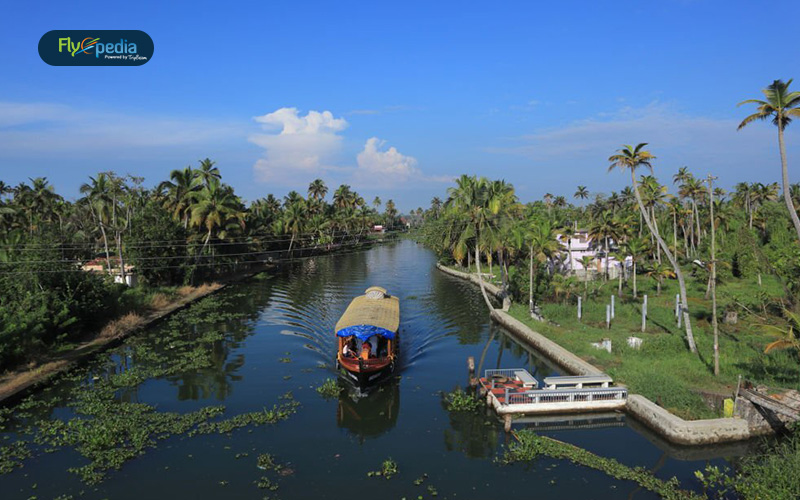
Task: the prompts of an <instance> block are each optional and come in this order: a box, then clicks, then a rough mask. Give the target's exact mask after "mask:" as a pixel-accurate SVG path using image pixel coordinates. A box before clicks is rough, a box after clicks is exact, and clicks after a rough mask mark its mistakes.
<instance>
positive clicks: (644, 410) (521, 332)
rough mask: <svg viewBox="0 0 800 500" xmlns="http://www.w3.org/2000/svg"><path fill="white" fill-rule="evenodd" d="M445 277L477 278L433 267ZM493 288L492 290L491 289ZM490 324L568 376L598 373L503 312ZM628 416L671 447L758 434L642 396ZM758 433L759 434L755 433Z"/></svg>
mask: <svg viewBox="0 0 800 500" xmlns="http://www.w3.org/2000/svg"><path fill="white" fill-rule="evenodd" d="M437 267H438V268H439V269H441V270H442V271H443V272H446V273H447V274H450V275H453V276H457V277H460V278H462V279H467V280H469V281H472V282H473V283H477V282H478V278H477V277H475V276H471V275H468V274H467V273H462V272H459V271H455V270H453V269H449V268H447V267H445V266H442V265H440V264H437ZM495 288H496V287H495ZM491 317H492V319H493V320H494V321H496V322H497V323H499V324H500V325H501V326H503V327H504V328H505V329H506V330H508V331H509V332H511V333H513V334H514V335H516V336H517V337H519V338H520V339H522V340H524V341H525V342H526V343H528V345H530V346H531V347H533V348H534V349H536V350H537V351H539V352H541V353H542V354H544V355H545V356H547V357H548V358H549V359H551V360H553V361H554V362H555V363H557V364H558V365H559V366H561V367H562V368H564V370H565V371H567V372H569V373H570V374H572V375H596V374H599V373H602V371H601V370H600V369H599V368H597V367H596V366H594V365H592V364H591V363H588V362H587V361H584V360H583V359H581V358H580V357H578V356H577V355H575V354H574V353H572V352H570V351H568V350H567V349H564V348H563V347H561V346H560V345H558V344H557V343H555V342H553V341H552V340H550V339H548V338H547V337H545V336H544V335H542V334H540V333H538V332H535V331H534V330H532V329H531V328H529V327H528V326H527V325H525V324H524V323H522V322H521V321H519V320H518V319H516V318H514V317H512V316H511V315H509V314H508V313H507V312H505V311H501V310H499V309H494V310H492V311H491ZM625 411H626V413H627V414H628V415H631V416H633V417H635V418H636V419H637V420H639V421H641V422H642V423H644V424H645V425H647V426H648V427H650V428H651V429H652V430H654V431H655V432H657V433H658V434H659V435H661V436H662V437H663V438H664V439H666V440H667V441H669V442H671V443H675V444H681V445H707V444H716V443H726V442H731V441H742V440H745V439H750V438H751V437H754V436H755V435H757V434H761V433H762V432H763V431H762V432H754V430H751V429H750V427H749V425H748V423H747V421H746V420H743V419H740V418H715V419H709V420H684V419H682V418H680V417H678V416H677V415H673V414H672V413H670V412H669V411H668V410H666V409H664V408H662V407H660V406H658V405H657V404H655V403H654V402H652V401H650V400H649V399H647V398H646V397H644V396H641V395H639V394H629V395H628V402H627V405H626V407H625ZM759 431H761V430H760V429H759Z"/></svg>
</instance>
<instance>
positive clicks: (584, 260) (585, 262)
mask: <svg viewBox="0 0 800 500" xmlns="http://www.w3.org/2000/svg"><path fill="white" fill-rule="evenodd" d="M594 260H595V258H594V257H593V256H591V255H584V256H583V257H581V260H580V262H581V265H582V266H583V300H586V295H587V293H588V292H589V268H590V267H592V262H594Z"/></svg>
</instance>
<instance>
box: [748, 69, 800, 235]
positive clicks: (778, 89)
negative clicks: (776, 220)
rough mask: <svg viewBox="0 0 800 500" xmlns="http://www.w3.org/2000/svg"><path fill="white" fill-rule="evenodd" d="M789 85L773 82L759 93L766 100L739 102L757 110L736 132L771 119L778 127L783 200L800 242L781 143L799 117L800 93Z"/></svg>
mask: <svg viewBox="0 0 800 500" xmlns="http://www.w3.org/2000/svg"><path fill="white" fill-rule="evenodd" d="M791 84H792V80H791V79H790V80H789V81H788V82H785V83H784V82H783V81H781V80H775V81H773V82H772V83H771V84H770V85H769V86H768V87H767V88H765V89H764V90H762V91H761V92H762V93H763V94H764V98H765V99H766V100H763V101H762V100H759V99H748V100H746V101H742V102H740V103H739V104H738V105H739V106H741V105H742V104H756V105H758V108H757V109H756V112H755V113H753V114H752V115H750V116H748V117H746V118H745V119H744V120H742V123H740V124H739V127H738V128H737V130H741V129H743V128H744V127H745V126H746V125H747V124H749V123H751V122H754V121H756V120H766V119H767V118H772V124H773V125H775V126H776V127H778V148H779V149H780V154H781V179H782V183H783V200H784V202H785V203H786V208H787V209H788V210H789V216H790V217H791V219H792V224H794V229H795V231H796V232H797V237H798V239H799V240H800V218H798V216H797V211H796V210H795V207H794V203H792V196H791V193H790V192H789V168H788V166H787V161H786V145H785V144H784V141H783V130H784V129H785V128H786V126H787V125H789V123H790V122H791V121H792V118H797V117H800V92H797V91H794V92H790V91H789V85H791Z"/></svg>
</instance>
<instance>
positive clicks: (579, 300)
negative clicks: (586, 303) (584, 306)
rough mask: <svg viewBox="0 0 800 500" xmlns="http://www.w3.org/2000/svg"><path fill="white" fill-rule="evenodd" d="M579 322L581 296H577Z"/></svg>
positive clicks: (579, 317)
mask: <svg viewBox="0 0 800 500" xmlns="http://www.w3.org/2000/svg"><path fill="white" fill-rule="evenodd" d="M580 320H581V296H580V295H578V321H580Z"/></svg>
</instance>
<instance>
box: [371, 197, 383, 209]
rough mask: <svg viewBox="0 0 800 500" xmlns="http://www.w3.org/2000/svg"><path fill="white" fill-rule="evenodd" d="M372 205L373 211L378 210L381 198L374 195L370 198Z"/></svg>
mask: <svg viewBox="0 0 800 500" xmlns="http://www.w3.org/2000/svg"><path fill="white" fill-rule="evenodd" d="M372 206H373V207H374V208H375V211H376V212H377V211H378V209H380V208H381V198H380V196H376V197H375V198H374V199H373V200H372Z"/></svg>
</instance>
